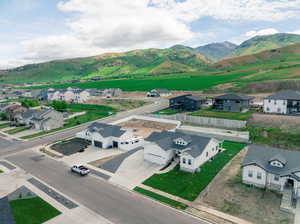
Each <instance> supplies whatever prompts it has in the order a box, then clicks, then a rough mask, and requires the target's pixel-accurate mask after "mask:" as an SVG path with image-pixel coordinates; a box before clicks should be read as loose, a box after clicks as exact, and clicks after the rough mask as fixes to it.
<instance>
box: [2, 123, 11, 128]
mask: <svg viewBox="0 0 300 224" xmlns="http://www.w3.org/2000/svg"><path fill="white" fill-rule="evenodd" d="M9 125H10V123H9V122H8V123H4V124H0V129H3V128H8V127H9Z"/></svg>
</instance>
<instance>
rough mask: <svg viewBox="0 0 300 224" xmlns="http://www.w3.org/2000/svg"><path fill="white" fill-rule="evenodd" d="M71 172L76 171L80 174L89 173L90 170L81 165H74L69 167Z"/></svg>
mask: <svg viewBox="0 0 300 224" xmlns="http://www.w3.org/2000/svg"><path fill="white" fill-rule="evenodd" d="M71 172H74V173H78V174H80V175H81V176H85V175H87V174H89V173H90V172H91V171H90V170H89V169H88V168H87V167H85V166H83V165H74V166H72V167H71Z"/></svg>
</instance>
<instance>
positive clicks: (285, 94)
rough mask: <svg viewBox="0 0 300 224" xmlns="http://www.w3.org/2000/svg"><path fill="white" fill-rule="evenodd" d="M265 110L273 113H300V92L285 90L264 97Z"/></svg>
mask: <svg viewBox="0 0 300 224" xmlns="http://www.w3.org/2000/svg"><path fill="white" fill-rule="evenodd" d="M264 112H265V113H272V114H297V113H298V114H300V93H299V92H297V91H294V90H283V91H280V92H278V93H275V94H273V95H271V96H268V97H266V98H265V99H264Z"/></svg>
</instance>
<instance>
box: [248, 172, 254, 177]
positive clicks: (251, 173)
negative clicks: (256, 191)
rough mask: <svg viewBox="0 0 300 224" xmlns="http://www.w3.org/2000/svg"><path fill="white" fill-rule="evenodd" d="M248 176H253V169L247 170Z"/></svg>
mask: <svg viewBox="0 0 300 224" xmlns="http://www.w3.org/2000/svg"><path fill="white" fill-rule="evenodd" d="M248 177H251V178H252V177H253V171H252V170H249V171H248Z"/></svg>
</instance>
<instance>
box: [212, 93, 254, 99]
mask: <svg viewBox="0 0 300 224" xmlns="http://www.w3.org/2000/svg"><path fill="white" fill-rule="evenodd" d="M253 98H254V97H252V96H247V95H243V94H234V93H228V94H225V95H222V96H217V97H216V98H215V99H217V100H252V99H253Z"/></svg>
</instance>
